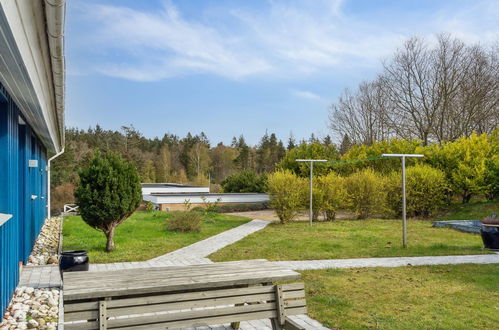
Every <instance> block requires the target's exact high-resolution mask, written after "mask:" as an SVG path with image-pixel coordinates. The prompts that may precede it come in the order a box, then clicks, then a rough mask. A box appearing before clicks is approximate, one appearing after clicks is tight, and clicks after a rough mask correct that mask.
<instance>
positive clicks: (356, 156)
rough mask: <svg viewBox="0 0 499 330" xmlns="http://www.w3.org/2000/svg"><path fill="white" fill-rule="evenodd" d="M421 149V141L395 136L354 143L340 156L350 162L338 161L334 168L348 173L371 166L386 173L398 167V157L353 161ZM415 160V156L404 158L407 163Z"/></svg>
mask: <svg viewBox="0 0 499 330" xmlns="http://www.w3.org/2000/svg"><path fill="white" fill-rule="evenodd" d="M421 150H422V147H421V141H419V140H407V139H397V138H393V139H391V140H388V141H378V142H374V143H373V144H371V145H365V144H361V145H354V146H352V147H351V148H350V149H349V150H348V152H347V153H346V154H344V155H343V156H342V160H344V161H350V162H345V163H341V162H340V163H339V164H338V165H335V170H336V171H337V172H338V173H340V174H343V175H348V174H351V173H354V172H356V171H359V170H361V169H364V168H372V169H374V170H375V171H376V172H377V173H384V174H387V173H390V172H391V171H393V170H399V169H400V159H398V158H384V159H377V160H370V161H365V162H355V161H356V160H361V159H366V158H378V157H380V156H381V155H382V154H384V153H394V154H413V153H417V152H420V151H421ZM417 161H418V160H417V159H416V158H407V159H406V163H407V165H412V164H415V163H416V162H417Z"/></svg>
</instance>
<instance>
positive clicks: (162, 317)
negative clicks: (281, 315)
mask: <svg viewBox="0 0 499 330" xmlns="http://www.w3.org/2000/svg"><path fill="white" fill-rule="evenodd" d="M275 308H276V305H275V303H273V302H271V303H262V304H256V305H245V306H233V307H226V308H214V309H203V310H194V311H188V312H180V313H167V314H157V315H154V316H139V317H130V318H123V319H121V318H120V319H114V320H108V327H109V328H116V327H120V326H124V325H142V324H148V323H159V322H173V321H182V320H186V321H189V320H191V321H192V319H204V318H206V317H209V316H231V315H237V314H242V313H254V312H264V311H273V310H275ZM232 318H234V317H232Z"/></svg>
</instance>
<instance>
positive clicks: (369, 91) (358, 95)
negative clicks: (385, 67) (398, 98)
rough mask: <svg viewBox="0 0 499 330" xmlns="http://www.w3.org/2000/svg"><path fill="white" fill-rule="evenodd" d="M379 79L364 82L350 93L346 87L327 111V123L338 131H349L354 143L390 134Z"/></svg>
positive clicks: (338, 132) (373, 139) (342, 133)
mask: <svg viewBox="0 0 499 330" xmlns="http://www.w3.org/2000/svg"><path fill="white" fill-rule="evenodd" d="M383 93H384V92H383V90H382V85H381V84H380V81H374V82H363V83H362V84H360V86H359V88H358V90H357V91H356V92H355V93H352V92H351V91H350V90H348V89H345V91H344V92H343V94H342V95H341V96H340V97H339V99H338V102H337V103H335V104H333V105H332V106H331V108H330V112H329V126H330V128H331V129H332V130H333V131H334V132H335V133H336V134H337V135H338V136H345V135H348V136H349V138H350V140H351V142H353V143H365V144H371V143H373V142H375V141H378V140H384V139H386V138H388V137H389V136H390V134H391V129H390V128H389V125H387V119H386V118H385V116H386V109H388V108H389V105H388V100H387V99H386V98H385V97H384V94H383Z"/></svg>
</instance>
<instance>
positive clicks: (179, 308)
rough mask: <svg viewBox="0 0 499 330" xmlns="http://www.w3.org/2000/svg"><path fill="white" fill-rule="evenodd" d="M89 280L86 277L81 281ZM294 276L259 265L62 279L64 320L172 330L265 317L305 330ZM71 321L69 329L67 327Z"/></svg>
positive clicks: (75, 325)
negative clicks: (299, 320)
mask: <svg viewBox="0 0 499 330" xmlns="http://www.w3.org/2000/svg"><path fill="white" fill-rule="evenodd" d="M85 275H86V276H85ZM299 277H300V274H299V273H296V272H294V271H291V270H286V269H282V268H280V267H277V266H275V265H274V264H272V263H270V262H267V261H263V260H255V261H245V262H232V263H230V262H229V263H217V264H210V265H197V266H186V267H165V268H144V269H130V270H122V271H111V272H110V271H107V272H78V273H77V272H75V273H65V274H64V321H65V322H66V324H65V327H66V328H67V329H68V330H71V329H148V330H149V329H150V330H152V329H172V328H182V327H197V326H208V325H214V324H224V323H231V325H232V326H233V328H235V329H237V328H238V327H239V322H242V321H249V320H259V319H270V320H271V323H272V327H273V329H304V328H302V327H301V326H300V325H298V324H297V323H295V322H293V321H292V320H291V319H290V318H289V316H292V315H297V314H304V313H306V302H305V291H304V285H303V283H292V284H282V285H274V284H272V282H275V281H281V280H294V279H297V278H299ZM68 322H71V323H68Z"/></svg>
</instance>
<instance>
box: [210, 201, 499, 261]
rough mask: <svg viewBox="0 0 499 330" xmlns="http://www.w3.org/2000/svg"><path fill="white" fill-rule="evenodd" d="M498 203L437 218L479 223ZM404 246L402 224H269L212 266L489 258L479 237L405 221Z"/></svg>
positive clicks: (458, 208) (457, 208) (453, 209)
mask: <svg viewBox="0 0 499 330" xmlns="http://www.w3.org/2000/svg"><path fill="white" fill-rule="evenodd" d="M498 208H499V202H498V201H497V200H496V201H484V200H479V199H476V200H473V201H472V202H470V203H469V204H466V205H462V204H452V205H451V206H450V207H449V208H448V209H447V210H446V211H445V214H446V215H445V217H438V219H477V218H478V219H480V218H482V217H484V216H485V215H488V214H491V213H493V212H494V211H497V210H498ZM407 236H408V247H407V248H403V247H402V244H401V221H400V220H381V219H368V220H337V221H334V222H318V223H315V224H314V225H313V226H312V227H310V226H309V225H308V223H306V222H294V223H290V224H287V225H284V226H283V225H280V224H277V223H273V224H271V225H269V226H267V227H266V228H265V229H263V230H261V231H259V232H256V233H254V234H252V235H250V236H248V237H246V238H244V239H243V240H241V241H239V242H236V243H235V244H232V245H230V246H228V247H226V248H224V249H222V250H220V251H218V252H216V253H214V254H212V255H211V256H210V258H211V259H212V260H214V261H228V260H242V259H256V258H265V259H269V260H310V259H335V258H361V257H396V256H434V255H463V254H482V253H489V252H487V251H484V250H483V249H482V246H483V244H482V240H481V238H480V236H479V235H476V234H469V233H462V232H459V231H456V230H453V229H448V228H433V227H432V221H430V220H409V221H408V235H407Z"/></svg>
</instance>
